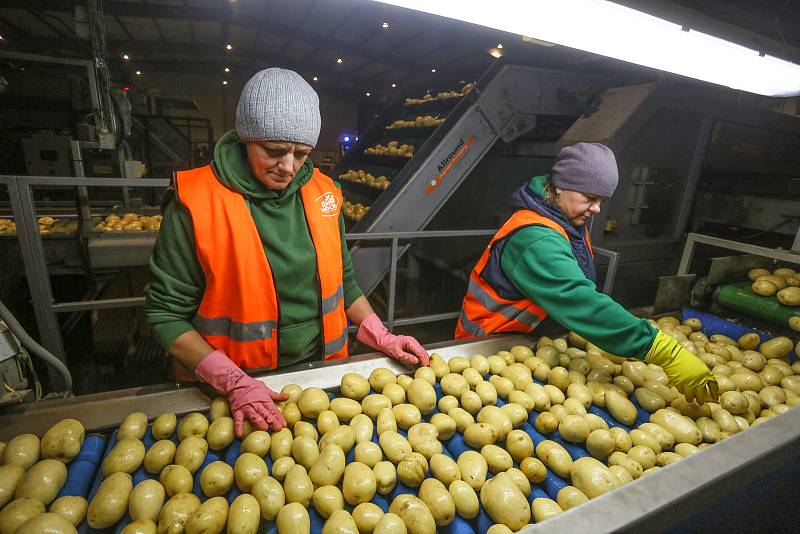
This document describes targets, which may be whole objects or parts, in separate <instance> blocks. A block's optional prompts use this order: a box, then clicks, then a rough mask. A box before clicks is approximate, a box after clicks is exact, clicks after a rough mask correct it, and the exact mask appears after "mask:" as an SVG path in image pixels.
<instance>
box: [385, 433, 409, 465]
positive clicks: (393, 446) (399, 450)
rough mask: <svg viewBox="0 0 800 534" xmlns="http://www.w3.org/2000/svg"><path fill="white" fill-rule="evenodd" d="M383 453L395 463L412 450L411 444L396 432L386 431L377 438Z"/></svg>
mask: <svg viewBox="0 0 800 534" xmlns="http://www.w3.org/2000/svg"><path fill="white" fill-rule="evenodd" d="M378 441H379V442H380V445H381V449H383V454H384V455H385V456H386V457H387V458H388V459H389V460H391V461H392V462H393V463H395V464H397V463H399V462H400V460H402V459H403V458H404V457H405V456H406V455H408V454H411V452H412V451H413V449H412V447H411V444H410V443H409V442H408V440H406V438H404V437H403V436H401V435H400V434H398V433H397V432H392V431H386V432H384V433H382V434H381V435H380V437H379V438H378Z"/></svg>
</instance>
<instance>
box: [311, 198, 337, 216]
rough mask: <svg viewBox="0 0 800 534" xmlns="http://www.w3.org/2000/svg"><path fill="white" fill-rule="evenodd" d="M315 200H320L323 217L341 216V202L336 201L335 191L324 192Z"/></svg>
mask: <svg viewBox="0 0 800 534" xmlns="http://www.w3.org/2000/svg"><path fill="white" fill-rule="evenodd" d="M315 200H316V201H317V202H319V210H320V213H322V216H323V217H338V216H339V203H338V202H337V201H336V197H335V196H333V193H331V192H327V193H323V194H322V195H320V196H318V197H317V198H316V199H315Z"/></svg>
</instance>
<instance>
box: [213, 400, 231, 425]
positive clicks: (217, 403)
mask: <svg viewBox="0 0 800 534" xmlns="http://www.w3.org/2000/svg"><path fill="white" fill-rule="evenodd" d="M220 417H231V406H230V403H229V402H228V399H227V398H225V397H223V396H221V395H220V396H219V397H214V399H213V400H212V401H211V406H210V407H209V409H208V418H209V419H211V422H212V423H213V422H214V421H216V420H217V419H219V418H220Z"/></svg>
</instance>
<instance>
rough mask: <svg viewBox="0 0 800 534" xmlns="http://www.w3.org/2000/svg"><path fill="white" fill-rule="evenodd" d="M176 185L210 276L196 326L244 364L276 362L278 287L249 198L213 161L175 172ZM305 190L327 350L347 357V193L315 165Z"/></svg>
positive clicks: (178, 374)
mask: <svg viewBox="0 0 800 534" xmlns="http://www.w3.org/2000/svg"><path fill="white" fill-rule="evenodd" d="M175 185H176V192H177V195H178V198H179V199H180V202H181V203H182V204H183V205H184V206H185V207H186V209H187V210H188V211H189V213H190V215H191V218H192V225H193V230H194V238H195V245H196V250H197V259H198V262H199V263H200V266H201V267H202V269H203V274H204V275H205V281H206V288H205V292H204V294H203V298H202V300H201V302H200V306H199V307H198V310H197V312H196V315H195V317H194V319H193V320H192V325H193V326H194V327H195V329H196V330H197V332H198V333H200V335H201V336H203V338H204V339H205V340H206V341H207V342H208V343H209V344H210V345H211V346H212V347H214V348H216V349H221V350H224V351H225V352H226V354H227V355H228V357H229V358H230V359H231V360H233V361H234V362H235V363H236V364H237V365H239V366H240V367H242V368H244V369H263V368H266V369H269V368H275V367H277V366H278V352H279V344H278V341H279V333H278V319H279V303H278V293H277V291H276V289H275V285H274V278H273V274H272V269H271V267H270V265H269V261H268V259H267V256H266V253H265V251H264V245H263V242H262V241H261V237H260V236H259V234H258V229H257V228H256V225H255V221H253V217H252V215H251V214H250V210H249V208H248V206H247V202H246V201H245V199H244V197H243V196H242V195H241V194H239V193H237V192H235V191H232V190H230V189H228V188H227V187H225V186H223V185H222V184H221V183H220V182H219V180H218V179H217V177H216V176H215V175H214V172H213V170H212V168H211V166H210V165H207V166H205V167H201V168H199V169H192V170H189V171H182V172H178V173H176V179H175ZM300 194H301V197H302V201H303V209H304V212H305V217H306V222H307V225H308V229H309V234H310V236H311V240H312V242H313V243H314V248H315V252H316V258H317V266H316V267H317V269H316V270H317V278H318V280H319V294H320V302H319V306H320V311H321V317H320V324H321V330H322V337H323V344H324V355H323V356H324V357H325V359H331V358H339V357H346V356H347V317H346V315H345V312H344V294H343V287H342V277H343V267H342V249H341V235H340V232H339V210H340V209H341V205H342V196H341V192H340V191H339V189H338V188H337V187H336V185H335V184H334V183H333V181H332V180H331V179H330V178H328V177H327V176H325V175H324V174H322V173H321V172H319V171H317V170H316V169H315V170H314V173H313V175H312V177H311V179H310V180H309V181H308V182H307V183H306V184H304V185H303V186H302V187H301V188H300ZM238 296H241V297H242V298H236V297H238ZM343 334H344V338H342V335H343ZM176 361H177V360H176ZM175 373H176V377H177V378H179V379H191V377H190V376H188V375H187V373H186V372H185V369H184V368H183V367H182V366H175Z"/></svg>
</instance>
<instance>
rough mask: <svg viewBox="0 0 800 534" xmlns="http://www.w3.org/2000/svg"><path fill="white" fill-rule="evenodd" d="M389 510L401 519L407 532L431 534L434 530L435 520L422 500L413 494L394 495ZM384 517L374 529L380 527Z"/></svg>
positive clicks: (409, 533) (411, 533) (410, 533)
mask: <svg viewBox="0 0 800 534" xmlns="http://www.w3.org/2000/svg"><path fill="white" fill-rule="evenodd" d="M389 512H390V513H391V514H395V515H397V516H399V517H400V519H402V520H403V523H405V525H406V529H407V531H408V534H432V533H434V532H436V521H435V520H434V518H433V514H431V512H430V510H429V509H428V507H427V506H426V505H425V503H424V502H422V500H420V499H419V498H417V497H415V496H413V495H409V494H401V495H398V496H397V497H395V499H394V500H393V501H392V503H391V505H389ZM385 517H386V516H385V515H384V517H383V518H381V521H379V522H378V526H376V531H378V529H379V528H380V525H381V523H382V522H383V521H384V518H385Z"/></svg>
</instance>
